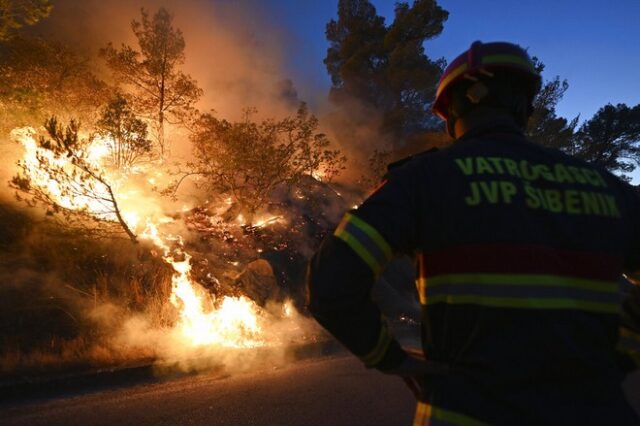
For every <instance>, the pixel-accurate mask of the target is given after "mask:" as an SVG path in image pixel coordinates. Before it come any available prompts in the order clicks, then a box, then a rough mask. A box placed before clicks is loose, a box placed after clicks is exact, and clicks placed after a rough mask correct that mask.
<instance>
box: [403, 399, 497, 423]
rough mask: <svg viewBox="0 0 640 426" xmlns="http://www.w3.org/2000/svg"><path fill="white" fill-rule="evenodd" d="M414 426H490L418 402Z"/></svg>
mask: <svg viewBox="0 0 640 426" xmlns="http://www.w3.org/2000/svg"><path fill="white" fill-rule="evenodd" d="M413 426H488V424H487V423H484V422H481V421H479V420H476V419H474V418H472V417H469V416H467V415H465V414H460V413H456V412H454V411H449V410H445V409H443V408H439V407H434V406H433V405H431V404H428V403H426V402H418V406H417V407H416V416H415V418H414V420H413Z"/></svg>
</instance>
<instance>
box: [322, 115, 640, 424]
mask: <svg viewBox="0 0 640 426" xmlns="http://www.w3.org/2000/svg"><path fill="white" fill-rule="evenodd" d="M395 254H408V255H411V256H414V257H415V259H416V263H417V269H418V273H417V288H418V293H419V298H420V303H421V305H422V307H423V325H422V330H423V336H422V339H423V346H424V351H425V354H426V357H427V358H428V359H430V360H433V361H439V362H443V363H446V364H448V365H449V366H450V368H451V373H450V374H449V375H447V376H444V377H441V378H433V379H431V381H432V383H431V384H430V385H431V386H430V388H431V389H432V392H431V393H430V395H429V398H428V399H429V400H428V401H423V407H422V409H423V415H425V413H426V416H427V417H430V418H431V421H432V424H475V423H473V422H475V421H477V422H482V423H488V424H498V425H514V424H518V425H525V424H536V425H537V424H562V425H567V424H581V425H582V424H589V425H591V424H593V425H605V424H606V425H613V424H616V425H622V424H638V419H637V418H635V415H634V414H633V412H632V410H631V409H630V407H629V406H628V404H627V403H626V402H625V399H624V397H623V394H622V390H621V386H620V383H621V379H622V376H621V374H622V373H621V371H620V368H619V366H618V365H617V363H616V359H617V355H616V346H617V345H618V343H619V341H620V340H621V338H620V331H619V330H620V310H621V304H622V303H621V295H620V288H619V281H620V277H621V274H622V273H623V272H627V273H630V272H632V271H636V270H638V269H640V198H639V197H638V195H637V193H635V192H634V191H633V190H632V189H631V187H630V186H629V185H628V184H626V183H624V182H622V181H620V180H619V179H618V178H616V177H614V176H613V175H611V174H610V173H608V172H606V171H604V170H601V169H598V168H596V167H593V166H591V165H588V164H586V163H584V162H582V161H580V160H577V159H575V158H572V157H569V156H567V155H565V154H563V153H561V152H559V151H556V150H551V149H548V148H545V147H542V146H539V145H537V144H533V143H531V142H529V141H528V140H527V139H526V138H525V137H524V136H523V134H522V133H521V131H519V130H518V129H516V128H514V127H512V126H510V125H509V124H508V123H495V124H493V125H491V126H486V127H484V128H481V129H477V130H475V131H473V132H471V133H469V134H467V135H465V136H464V137H463V138H461V139H460V140H458V141H456V143H454V144H453V145H452V146H451V147H450V148H448V149H445V150H441V151H437V152H430V153H425V154H423V155H418V156H416V157H414V158H412V159H411V160H410V161H407V162H405V164H403V165H401V166H400V167H397V168H394V169H393V170H391V172H390V174H389V175H388V178H387V180H386V182H385V183H384V184H383V185H382V186H381V187H380V188H379V189H378V190H377V191H376V192H375V193H374V194H373V195H372V196H371V197H369V198H368V199H367V200H366V201H365V202H364V203H363V204H362V205H361V206H360V207H359V208H357V209H355V210H353V211H351V212H349V213H347V215H346V216H345V218H344V219H343V221H342V222H341V223H340V225H339V226H338V228H337V229H336V231H335V233H334V234H333V236H332V237H331V238H329V239H328V240H326V241H325V242H324V244H323V246H322V248H321V249H320V251H319V252H318V253H317V254H316V256H315V257H314V258H313V260H312V262H311V265H310V274H309V308H310V311H311V312H312V313H313V315H314V316H315V317H316V319H317V320H318V321H319V322H320V323H321V324H322V325H323V326H324V327H325V328H327V329H328V330H329V331H330V332H331V333H332V334H333V335H334V336H335V337H336V338H337V339H338V340H340V341H341V342H342V343H343V344H344V345H345V346H346V347H347V348H348V349H350V350H351V351H352V352H353V353H354V354H356V355H358V356H359V357H360V358H361V359H362V360H363V361H364V362H365V364H366V365H367V366H370V367H375V368H379V369H381V370H385V369H388V368H392V367H393V366H395V365H397V364H398V363H400V362H401V361H402V360H403V359H404V357H405V356H406V355H405V353H404V352H403V351H402V349H401V347H400V345H399V344H398V343H397V342H396V340H395V339H394V338H393V337H392V336H391V334H390V333H389V332H388V330H387V327H386V325H385V322H384V319H383V318H381V315H380V312H379V310H378V308H377V307H376V306H375V304H373V303H372V302H371V299H370V296H369V293H370V290H371V286H372V284H373V283H374V281H375V279H376V277H377V276H378V275H379V274H380V272H381V271H382V270H383V269H384V267H385V266H386V264H387V263H388V262H389V261H390V259H391V258H392V257H393V256H394V255H395ZM625 330H626V329H625ZM625 333H630V334H625V336H623V337H624V339H625V341H627V342H628V343H629V345H630V346H631V348H632V347H633V345H634V344H636V350H637V349H638V348H639V347H640V345H638V343H640V341H639V340H637V336H636V335H634V334H633V332H630V331H629V330H626V331H625ZM634 342H635V343H634ZM632 352H633V351H632ZM635 354H636V355H637V354H640V352H639V351H636V352H635ZM427 380H429V379H427ZM425 407H426V408H425Z"/></svg>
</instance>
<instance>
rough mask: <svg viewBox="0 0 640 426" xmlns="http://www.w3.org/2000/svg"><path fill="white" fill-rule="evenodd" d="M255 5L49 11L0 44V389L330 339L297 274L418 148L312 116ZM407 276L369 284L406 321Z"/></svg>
mask: <svg viewBox="0 0 640 426" xmlns="http://www.w3.org/2000/svg"><path fill="white" fill-rule="evenodd" d="M257 4H258V2H255V4H254V2H252V1H243V2H210V1H205V0H189V1H181V2H168V4H167V2H162V3H161V2H155V1H145V2H142V3H132V2H127V1H109V2H100V1H94V0H89V1H85V2H80V3H78V2H75V1H66V0H59V1H55V2H53V8H52V9H51V11H50V14H49V16H46V17H42V19H41V22H40V23H38V24H37V25H34V26H32V27H22V28H18V29H17V30H16V31H15V33H14V34H11V36H7V37H6V38H3V39H2V40H0V49H2V53H3V60H0V79H1V80H2V83H3V87H4V89H2V90H0V112H2V117H1V120H0V122H1V123H0V124H1V125H0V128H1V130H2V132H3V136H2V137H0V141H1V142H0V149H1V152H2V155H3V158H4V159H5V160H6V161H5V165H4V166H3V168H2V169H0V179H2V182H4V183H6V184H3V185H1V186H0V254H1V256H0V259H1V260H0V277H1V278H2V281H1V283H2V284H1V285H0V339H1V342H2V344H1V349H0V374H2V375H3V376H15V375H23V374H38V373H51V372H55V371H62V370H77V369H82V368H96V367H104V366H113V365H123V364H127V363H132V362H140V361H144V362H156V363H158V365H163V366H179V367H180V368H184V369H200V368H210V367H224V368H226V369H227V370H228V371H237V370H242V369H246V368H252V367H255V366H258V365H263V364H265V363H278V362H285V361H287V360H288V359H289V358H290V357H291V350H290V348H292V347H295V346H296V345H304V344H308V343H314V342H317V341H319V340H321V339H326V338H327V336H325V335H323V333H322V332H321V331H320V330H319V328H318V327H317V326H316V325H315V323H314V322H313V321H312V320H311V319H310V318H309V317H308V316H307V314H306V313H305V307H304V304H305V289H304V280H305V270H306V264H307V262H308V260H309V258H310V257H311V255H312V254H313V253H314V252H315V250H316V249H317V248H318V246H319V244H320V242H321V241H322V240H323V238H325V237H326V235H327V234H328V233H329V232H331V230H332V229H333V228H334V227H335V225H336V224H337V223H338V221H339V220H340V218H341V216H342V215H343V213H344V212H345V211H346V210H348V209H351V208H353V207H354V206H356V205H357V204H358V203H359V202H361V201H362V200H363V199H364V194H366V192H367V190H368V189H369V186H371V185H373V184H374V183H375V181H376V180H377V178H379V177H380V176H381V175H382V174H383V173H384V170H385V164H386V162H387V161H391V160H393V159H397V158H399V157H400V156H402V155H405V154H407V155H408V154H411V153H412V152H413V151H417V150H421V149H424V148H425V143H424V138H422V137H416V138H415V139H414V140H413V142H412V141H411V140H410V139H407V141H408V142H407V143H406V144H405V145H403V146H404V148H403V149H404V151H403V150H401V149H396V148H394V147H393V141H392V140H391V139H390V137H389V136H388V135H381V133H380V132H379V131H378V129H377V128H378V124H380V122H381V121H377V119H376V118H375V117H376V116H377V113H375V111H372V110H371V108H370V107H367V106H364V105H359V104H358V103H357V101H354V104H352V105H351V108H350V109H351V112H352V114H351V116H350V119H349V120H345V118H344V114H342V113H340V112H336V111H332V110H331V108H330V107H329V106H328V104H325V102H323V101H322V100H317V99H316V100H314V102H313V104H316V105H320V109H319V110H318V111H310V110H309V108H308V107H307V106H306V105H305V104H304V103H302V102H301V99H299V97H298V93H297V90H296V86H295V82H293V81H291V79H290V78H289V76H288V72H287V70H286V69H285V67H284V66H283V65H282V63H284V61H283V60H282V58H283V54H284V53H283V52H284V51H285V50H286V46H287V39H288V35H287V34H285V33H283V32H282V31H281V30H279V29H275V28H273V27H270V26H269V25H268V24H265V21H266V20H263V19H262V17H261V14H260V13H259V12H256V11H259V10H260V8H259V7H257ZM141 7H143V8H144V9H143V11H142V12H141ZM164 8H166V9H164ZM132 20H135V21H136V22H137V24H133V25H132ZM132 29H133V31H132ZM136 31H138V32H136ZM159 35H161V36H162V37H165V36H166V37H165V39H166V38H167V37H168V38H169V39H171V40H172V43H173V44H172V46H173V53H172V55H173V56H170V57H169V62H171V63H172V64H173V68H171V71H170V72H169V73H167V74H165V75H160V74H154V73H157V72H158V71H157V67H155V68H154V66H153V63H154V61H157V60H158V57H156V56H155V55H157V54H158V50H154V46H155V45H154V43H151V42H149V40H155V42H157V41H158V36H159ZM145 37H146V38H145ZM154 37H155V38H154ZM162 37H160V39H162ZM144 40H147V42H146V44H145V42H144ZM109 43H111V45H109ZM145 49H146V50H145ZM131 52H134V53H133V54H131V55H129V54H130V53H131ZM143 59H144V60H143ZM145 61H146V62H145ZM149 64H151V65H149ZM150 76H151V77H150ZM165 77H166V78H167V81H169V82H170V83H171V84H173V86H171V84H169V85H168V86H169V87H170V89H168V90H169V91H168V92H167V93H164V92H163V93H161V94H156V93H151V95H150V94H149V92H153V90H155V89H154V87H155V86H154V84H155V83H154V82H155V80H154V79H155V78H165ZM163 81H164V80H163ZM171 90H173V92H172V91H171ZM156 95H158V96H156ZM160 95H161V96H160ZM165 95H167V96H169V97H172V98H171V99H173V100H174V101H172V102H173V103H169V104H162V103H158V102H162V101H159V99H164V97H165ZM318 96H319V97H324V95H320V94H319V95H318ZM158 110H160V111H162V112H161V113H160V114H158ZM316 114H317V116H316ZM318 117H319V118H318ZM380 120H382V119H380ZM45 124H46V125H45ZM15 129H23V130H22V131H21V132H18V133H16V132H15V131H14V130H15ZM24 129H26V130H24ZM16 134H21V135H22V136H19V137H18V136H16ZM24 135H28V136H26V137H25V136H24ZM429 138H430V139H429V141H430V143H432V144H441V143H445V142H446V138H443V137H442V136H441V135H440V134H437V133H434V134H432V135H430V136H429ZM418 146H419V148H417V147H418ZM123 159H125V160H123ZM124 231H126V232H124ZM180 279H182V280H183V282H182V283H177V281H179V280H180ZM185 280H186V282H185ZM412 280H413V273H412V265H411V264H410V262H406V261H400V262H398V263H397V264H396V265H395V266H394V267H392V268H391V270H390V272H389V273H388V274H387V276H386V277H385V279H384V280H382V281H381V282H380V283H378V285H377V287H376V289H375V291H374V297H376V298H377V299H378V300H380V301H381V303H382V305H383V308H384V310H385V312H386V313H387V314H388V315H389V316H390V317H391V318H392V319H395V320H398V321H401V322H402V321H404V322H411V321H413V320H412V318H416V317H417V312H416V306H417V305H416V302H415V290H414V289H413V283H412ZM179 285H183V287H182V288H180V287H179ZM184 286H186V287H184ZM185 289H186V290H188V291H187V293H186V294H185V293H184V291H185ZM181 291H182V292H183V293H181Z"/></svg>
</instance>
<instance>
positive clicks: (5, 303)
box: [0, 203, 171, 376]
mask: <svg viewBox="0 0 640 426" xmlns="http://www.w3.org/2000/svg"><path fill="white" fill-rule="evenodd" d="M170 288H171V269H170V268H169V267H168V266H167V265H165V264H164V262H162V260H161V259H158V258H157V257H154V256H152V255H151V253H150V251H149V250H148V248H146V247H144V246H142V245H133V244H132V243H131V242H129V241H127V240H98V241H96V240H94V239H91V238H90V237H88V236H83V235H78V234H69V233H65V232H63V230H62V229H61V228H59V227H56V226H55V225H52V224H47V223H42V222H38V221H36V220H34V218H33V217H31V216H30V215H29V214H28V213H27V212H25V211H22V210H19V209H16V208H13V207H11V206H10V205H7V204H1V203H0V374H2V375H5V376H6V375H11V374H22V373H24V372H35V373H42V372H51V371H54V370H55V371H57V370H66V369H77V368H83V367H87V368H91V367H96V366H106V365H115V364H121V363H123V362H126V361H128V360H132V359H143V358H149V357H150V356H152V354H151V353H150V352H149V351H147V352H145V351H141V350H135V351H132V350H129V349H122V348H119V347H115V346H114V345H113V344H112V341H111V340H110V336H111V335H112V333H113V331H114V329H115V328H116V327H118V326H119V324H121V321H122V318H123V317H124V316H125V315H128V314H133V313H143V312H144V313H145V314H147V316H148V317H149V318H151V319H152V321H153V322H154V323H157V324H163V323H166V322H168V321H169V320H170V317H169V313H168V312H167V307H166V301H167V300H168V296H169V292H170ZM104 307H111V308H110V310H109V312H108V314H105V313H104V312H103V311H104V309H103V308H104ZM114 307H117V308H114ZM101 311H102V314H100V312H101Z"/></svg>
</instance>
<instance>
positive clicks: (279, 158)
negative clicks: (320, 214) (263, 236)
mask: <svg viewBox="0 0 640 426" xmlns="http://www.w3.org/2000/svg"><path fill="white" fill-rule="evenodd" d="M255 113H256V111H255V110H247V111H246V112H245V116H244V119H243V120H241V121H239V122H229V121H227V120H219V119H217V118H215V117H213V116H212V115H210V114H204V115H202V116H201V117H200V119H199V120H198V122H197V125H196V130H195V132H194V134H193V136H192V142H193V144H194V151H195V152H194V154H195V155H194V156H195V158H196V159H197V160H196V161H195V162H194V163H190V164H189V165H188V171H187V172H186V173H185V174H184V175H183V176H182V178H181V179H180V180H179V181H178V182H177V183H176V185H175V187H174V188H173V189H174V190H177V188H178V186H179V185H180V183H181V182H182V180H183V179H184V178H186V177H188V176H192V175H200V176H203V177H204V178H205V181H206V183H207V184H208V185H209V187H210V188H211V189H213V190H214V191H217V192H220V193H224V194H228V195H230V196H231V198H232V199H233V200H234V201H235V202H236V203H237V204H238V205H239V207H240V209H241V210H242V212H243V213H245V214H246V215H247V216H248V218H249V220H251V218H252V216H253V215H254V214H255V213H256V211H257V210H258V208H259V207H260V206H263V205H264V204H265V202H266V201H267V200H268V197H269V194H270V193H271V191H272V190H273V189H274V188H275V187H276V186H278V185H280V184H289V185H291V184H293V183H296V182H299V181H300V180H301V178H302V177H303V176H312V177H315V178H317V179H318V178H322V179H323V180H325V181H330V180H331V179H332V178H333V177H334V176H335V175H336V174H338V173H339V172H340V171H341V170H342V169H343V168H344V162H345V161H346V159H345V157H344V156H342V155H341V153H340V151H339V150H332V149H330V141H329V139H328V138H327V136H326V135H324V134H323V133H318V132H317V129H318V120H317V118H316V117H315V116H313V115H310V114H309V111H308V110H307V107H306V105H304V104H303V105H301V106H300V108H299V109H298V112H297V113H296V115H295V116H291V117H286V118H284V119H282V120H279V121H276V120H270V119H268V120H263V121H261V122H256V121H254V120H253V115H254V114H255Z"/></svg>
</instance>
